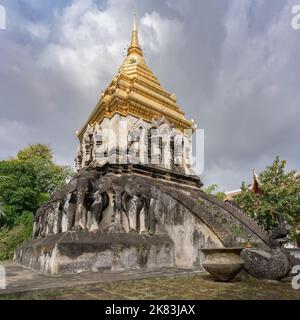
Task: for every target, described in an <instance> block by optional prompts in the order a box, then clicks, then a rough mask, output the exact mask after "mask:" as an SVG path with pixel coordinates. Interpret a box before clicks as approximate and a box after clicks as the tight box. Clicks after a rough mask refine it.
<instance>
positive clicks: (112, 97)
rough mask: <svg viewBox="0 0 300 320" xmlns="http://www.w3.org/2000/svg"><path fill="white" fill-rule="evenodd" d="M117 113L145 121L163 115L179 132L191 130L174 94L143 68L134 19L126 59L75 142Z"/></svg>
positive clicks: (143, 61)
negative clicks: (92, 127) (91, 126)
mask: <svg viewBox="0 0 300 320" xmlns="http://www.w3.org/2000/svg"><path fill="white" fill-rule="evenodd" d="M117 113H118V114H121V115H123V116H128V115H132V116H134V117H137V118H139V119H143V120H145V121H147V122H151V121H152V119H157V118H161V117H162V116H163V117H165V118H166V119H167V120H168V121H169V122H170V123H171V124H174V125H175V127H177V128H178V129H180V130H184V129H192V128H193V122H192V121H188V120H187V119H185V117H184V115H185V113H184V112H183V111H182V110H181V109H180V107H179V106H178V105H177V103H176V96H175V94H171V93H169V92H167V91H166V90H164V89H163V88H162V87H161V85H160V82H159V81H158V79H157V78H156V77H155V75H154V74H153V72H152V71H151V70H150V68H149V67H148V66H147V64H146V62H145V60H144V57H143V51H142V48H141V46H140V44H139V38H138V31H137V27H136V17H135V16H134V23H133V31H132V38H131V44H130V46H129V48H128V52H127V57H126V59H125V61H124V62H123V64H122V66H121V67H120V69H119V72H118V74H117V76H116V77H115V78H114V79H113V80H112V82H111V84H110V85H109V87H108V88H107V89H106V90H105V91H104V92H102V95H101V98H100V100H99V102H98V103H97V105H96V107H95V109H94V111H93V112H92V114H91V116H90V117H89V119H88V121H87V122H86V124H85V125H84V127H83V128H82V129H81V130H80V131H79V133H78V137H79V139H80V140H82V137H83V134H84V132H85V129H86V128H87V126H88V125H89V124H90V125H93V124H94V123H96V122H98V123H100V122H101V121H102V120H103V119H104V118H105V117H107V118H109V119H110V118H112V117H113V116H114V115H115V114H117Z"/></svg>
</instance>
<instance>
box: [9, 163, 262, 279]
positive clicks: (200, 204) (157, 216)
mask: <svg viewBox="0 0 300 320" xmlns="http://www.w3.org/2000/svg"><path fill="white" fill-rule="evenodd" d="M100 169H101V170H97V167H96V168H90V169H89V170H87V171H82V172H81V173H80V174H78V175H77V176H76V177H75V178H74V179H73V180H72V181H71V182H70V183H69V184H68V185H67V186H66V187H64V188H63V189H62V190H61V191H60V192H58V193H57V194H55V195H53V197H52V199H51V201H50V202H49V203H47V204H46V205H45V206H43V207H42V208H41V209H40V210H39V211H38V212H37V214H36V216H35V219H34V234H33V237H34V239H33V240H31V241H29V242H27V243H25V244H24V245H23V246H21V247H20V248H19V249H18V250H17V251H16V254H15V261H17V262H19V263H20V264H22V265H25V266H28V267H31V268H33V269H35V270H39V271H42V272H45V273H48V274H59V273H76V272H87V271H93V272H96V271H101V270H106V269H107V270H110V271H116V270H131V269H139V268H160V267H175V266H176V267H185V268H202V263H203V258H204V257H203V254H202V252H201V249H202V248H216V247H234V246H238V245H240V244H241V242H243V241H244V242H245V241H248V240H249V239H248V238H249V237H251V239H252V241H255V243H256V244H257V246H258V247H260V248H263V247H266V246H267V238H268V236H267V235H266V234H265V233H264V232H263V231H262V230H261V229H260V228H259V227H258V226H257V225H256V224H253V222H252V221H250V220H248V218H246V217H245V216H244V215H243V214H241V213H240V212H237V211H234V209H232V208H230V207H226V205H225V206H224V205H223V204H222V203H218V202H217V200H215V198H214V197H208V196H207V195H204V194H203V193H202V192H201V191H200V190H199V187H198V182H197V180H193V179H192V178H189V179H187V180H186V182H185V180H184V179H185V178H184V176H180V179H181V180H182V181H180V180H179V178H178V177H175V178H176V179H175V180H173V178H172V179H170V177H171V176H170V175H168V174H167V173H166V174H165V175H164V176H163V177H164V178H166V179H165V180H162V178H161V177H162V176H161V175H160V176H157V174H158V173H157V170H154V169H153V168H149V167H145V168H144V171H142V168H141V167H137V168H136V169H129V168H128V167H125V168H123V169H122V168H121V167H117V168H114V169H113V170H111V169H112V168H111V167H110V166H108V167H107V170H106V171H103V170H102V167H101V168H100ZM122 170H123V171H122ZM168 179H169V180H168ZM234 228H236V229H238V230H242V231H241V232H240V233H235V232H234V230H235V229H234Z"/></svg>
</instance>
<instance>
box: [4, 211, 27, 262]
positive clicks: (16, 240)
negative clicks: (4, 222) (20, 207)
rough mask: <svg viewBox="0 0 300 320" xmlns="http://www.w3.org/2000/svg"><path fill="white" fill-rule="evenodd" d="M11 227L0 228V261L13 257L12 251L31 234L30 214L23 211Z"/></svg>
mask: <svg viewBox="0 0 300 320" xmlns="http://www.w3.org/2000/svg"><path fill="white" fill-rule="evenodd" d="M15 222H16V225H15V226H14V227H12V228H7V227H3V228H1V229H0V261H4V260H9V259H12V258H13V254H14V251H15V250H16V249H17V247H18V246H20V245H21V244H22V243H23V242H24V241H25V240H27V239H29V238H31V235H32V214H31V213H30V212H24V213H23V214H22V215H21V216H19V217H18V218H17V220H16V221H15Z"/></svg>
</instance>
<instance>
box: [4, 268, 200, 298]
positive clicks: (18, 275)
mask: <svg viewBox="0 0 300 320" xmlns="http://www.w3.org/2000/svg"><path fill="white" fill-rule="evenodd" d="M1 265H2V266H3V267H4V268H5V270H6V284H7V288H6V290H0V295H3V294H15V293H30V292H35V291H40V290H49V289H51V290H53V289H63V288H64V289H66V288H72V287H78V286H86V285H95V284H101V283H113V282H121V281H127V280H141V279H151V278H165V277H176V276H180V277H181V276H184V275H197V274H200V273H203V272H201V271H199V270H191V269H180V268H168V269H160V270H134V271H124V272H115V273H111V272H102V273H83V274H76V275H62V276H47V275H44V274H40V273H37V272H34V271H32V270H30V269H26V268H23V267H21V266H20V265H18V264H15V263H13V262H0V266H1Z"/></svg>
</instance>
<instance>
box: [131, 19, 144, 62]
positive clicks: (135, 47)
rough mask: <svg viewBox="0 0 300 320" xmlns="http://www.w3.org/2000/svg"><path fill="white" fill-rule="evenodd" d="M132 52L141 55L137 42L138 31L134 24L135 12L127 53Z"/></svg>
mask: <svg viewBox="0 0 300 320" xmlns="http://www.w3.org/2000/svg"><path fill="white" fill-rule="evenodd" d="M132 53H136V54H138V55H140V56H143V51H142V48H141V46H140V44H139V36H138V31H137V26H136V13H134V15H133V29H132V36H131V44H130V47H129V48H128V55H130V54H132Z"/></svg>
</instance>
